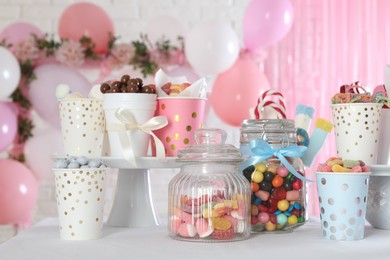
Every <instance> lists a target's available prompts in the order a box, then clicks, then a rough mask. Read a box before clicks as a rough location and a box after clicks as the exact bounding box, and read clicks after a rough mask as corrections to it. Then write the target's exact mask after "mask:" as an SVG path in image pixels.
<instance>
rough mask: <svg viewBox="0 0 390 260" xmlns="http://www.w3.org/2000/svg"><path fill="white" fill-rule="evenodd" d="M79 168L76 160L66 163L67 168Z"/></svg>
mask: <svg viewBox="0 0 390 260" xmlns="http://www.w3.org/2000/svg"><path fill="white" fill-rule="evenodd" d="M78 168H80V164H79V163H78V162H70V163H69V164H68V169H78Z"/></svg>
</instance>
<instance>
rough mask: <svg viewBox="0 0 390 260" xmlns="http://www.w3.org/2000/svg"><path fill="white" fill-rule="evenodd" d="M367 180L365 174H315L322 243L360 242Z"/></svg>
mask: <svg viewBox="0 0 390 260" xmlns="http://www.w3.org/2000/svg"><path fill="white" fill-rule="evenodd" d="M369 176H370V173H369V172H360V173H336V172H318V173H317V174H316V177H317V190H318V199H319V202H320V203H319V206H320V219H321V229H322V237H323V238H324V239H329V240H360V239H363V238H364V224H365V215H366V208H367V193H368V179H369Z"/></svg>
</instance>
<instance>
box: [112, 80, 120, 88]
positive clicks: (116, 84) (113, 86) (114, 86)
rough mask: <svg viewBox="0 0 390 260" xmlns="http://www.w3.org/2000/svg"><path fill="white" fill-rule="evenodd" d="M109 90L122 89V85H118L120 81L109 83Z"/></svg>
mask: <svg viewBox="0 0 390 260" xmlns="http://www.w3.org/2000/svg"><path fill="white" fill-rule="evenodd" d="M111 88H112V89H114V88H115V89H121V88H122V84H121V83H120V81H117V80H116V81H114V82H112V83H111Z"/></svg>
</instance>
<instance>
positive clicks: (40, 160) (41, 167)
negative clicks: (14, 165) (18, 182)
mask: <svg viewBox="0 0 390 260" xmlns="http://www.w3.org/2000/svg"><path fill="white" fill-rule="evenodd" d="M62 140H63V139H62V134H61V130H59V129H55V128H49V129H46V130H45V131H44V132H42V133H39V134H36V135H35V136H33V137H32V138H30V139H29V140H27V142H26V144H25V146H24V155H25V158H26V164H27V165H28V166H29V167H30V169H31V171H32V172H33V173H34V175H35V176H36V177H37V179H38V180H51V179H53V172H52V168H53V165H54V162H53V160H52V157H53V156H56V155H57V156H61V155H63V154H64V148H63V141H62Z"/></svg>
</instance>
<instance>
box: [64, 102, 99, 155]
mask: <svg viewBox="0 0 390 260" xmlns="http://www.w3.org/2000/svg"><path fill="white" fill-rule="evenodd" d="M59 108H60V119H61V130H62V136H63V141H64V152H65V155H66V156H69V155H71V156H82V155H84V156H88V157H99V156H101V155H102V147H103V138H104V131H105V118H104V112H103V101H101V100H98V99H89V98H80V99H67V100H60V101H59Z"/></svg>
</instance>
